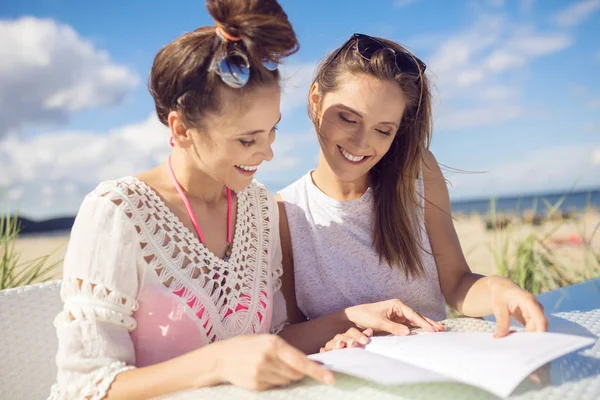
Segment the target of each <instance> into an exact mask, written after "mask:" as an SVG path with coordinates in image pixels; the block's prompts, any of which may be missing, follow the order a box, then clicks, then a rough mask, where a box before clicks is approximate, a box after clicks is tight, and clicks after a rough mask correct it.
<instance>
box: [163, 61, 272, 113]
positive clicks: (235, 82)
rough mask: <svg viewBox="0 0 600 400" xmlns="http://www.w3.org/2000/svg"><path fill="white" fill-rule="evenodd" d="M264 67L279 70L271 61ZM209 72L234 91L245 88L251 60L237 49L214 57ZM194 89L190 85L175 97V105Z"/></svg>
mask: <svg viewBox="0 0 600 400" xmlns="http://www.w3.org/2000/svg"><path fill="white" fill-rule="evenodd" d="M262 65H263V67H265V68H266V69H267V70H269V71H271V72H274V71H276V70H277V68H278V64H277V63H276V62H273V61H270V60H265V61H263V62H262ZM208 70H209V71H210V72H214V73H216V74H217V75H219V78H221V81H222V82H223V83H225V84H226V85H227V86H229V87H232V88H234V89H240V88H243V87H244V86H246V84H248V81H249V80H250V60H249V59H248V56H246V55H245V54H244V53H243V52H242V51H240V50H237V49H234V50H231V51H228V52H227V53H225V54H224V55H222V56H218V57H214V58H213V60H212V62H211V64H210V67H209V69H208ZM192 87H193V85H188V86H187V87H185V88H184V89H183V90H181V91H180V92H179V93H178V94H177V96H175V104H177V101H178V100H179V98H180V97H181V96H183V95H184V94H185V93H186V92H188V91H189V90H191V89H192Z"/></svg>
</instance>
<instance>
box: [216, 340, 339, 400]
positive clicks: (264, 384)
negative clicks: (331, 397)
mask: <svg viewBox="0 0 600 400" xmlns="http://www.w3.org/2000/svg"><path fill="white" fill-rule="evenodd" d="M221 343H222V345H223V349H221V350H222V356H221V357H219V365H218V371H219V376H220V377H221V378H222V380H223V381H225V382H229V383H231V384H233V385H236V386H240V387H243V388H245V389H250V390H257V391H260V390H266V389H269V388H271V387H274V386H282V385H288V384H290V383H292V382H295V381H300V380H302V379H303V378H304V377H305V376H310V377H312V378H313V379H315V380H317V381H319V382H321V383H325V384H332V383H333V382H334V376H333V373H332V372H331V371H329V370H327V369H325V368H324V367H322V366H321V365H319V364H317V363H316V362H314V361H311V360H309V359H308V358H307V357H306V355H304V353H302V352H301V351H300V350H298V349H296V348H295V347H292V346H291V345H289V344H288V343H287V342H286V341H285V340H283V339H282V338H280V337H279V336H276V335H250V336H237V337H234V338H232V339H229V340H225V341H223V342H221Z"/></svg>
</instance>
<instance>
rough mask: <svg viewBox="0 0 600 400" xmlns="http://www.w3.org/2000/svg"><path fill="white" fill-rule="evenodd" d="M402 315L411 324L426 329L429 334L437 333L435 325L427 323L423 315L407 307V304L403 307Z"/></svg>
mask: <svg viewBox="0 0 600 400" xmlns="http://www.w3.org/2000/svg"><path fill="white" fill-rule="evenodd" d="M401 309H402V313H403V314H404V317H406V319H407V320H409V321H410V323H411V324H413V325H415V326H418V327H419V328H422V329H425V330H426V331H427V332H435V331H436V329H435V327H434V325H433V324H431V323H430V322H429V321H427V320H426V319H425V318H423V316H422V315H421V314H419V313H418V312H416V311H415V310H413V309H412V308H410V307H409V306H407V305H406V304H402V305H401Z"/></svg>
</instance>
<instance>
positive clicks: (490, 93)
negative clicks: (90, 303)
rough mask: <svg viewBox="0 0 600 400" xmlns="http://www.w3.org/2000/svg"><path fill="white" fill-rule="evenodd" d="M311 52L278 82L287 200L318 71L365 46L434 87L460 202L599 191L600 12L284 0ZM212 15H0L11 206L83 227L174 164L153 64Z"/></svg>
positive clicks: (183, 9) (599, 4)
mask: <svg viewBox="0 0 600 400" xmlns="http://www.w3.org/2000/svg"><path fill="white" fill-rule="evenodd" d="M281 4H282V6H283V8H284V9H285V11H286V12H287V14H288V16H289V18H290V21H291V22H292V24H293V26H294V29H295V30H296V32H297V35H298V39H299V41H300V46H301V48H300V51H299V52H298V53H297V54H295V55H294V56H292V57H290V58H288V59H286V61H285V63H284V65H283V66H282V72H283V75H284V80H283V82H282V86H283V100H282V105H281V107H282V113H283V120H282V122H281V123H280V124H279V131H278V136H277V139H276V142H275V144H274V152H275V158H274V159H273V160H272V161H271V162H269V163H267V164H263V166H261V169H260V170H259V172H258V173H257V175H256V178H257V179H258V180H259V181H261V182H263V183H264V184H266V185H267V187H268V188H269V189H270V190H271V191H277V190H279V189H281V188H283V187H284V186H286V185H287V184H290V183H292V182H293V181H294V180H296V179H298V178H299V177H301V176H302V175H304V174H305V173H306V172H307V171H309V170H310V169H312V168H314V167H315V166H316V162H317V158H318V142H317V140H316V136H315V133H314V129H313V127H312V125H311V123H310V121H309V119H308V116H307V113H306V97H307V91H308V89H309V85H310V83H311V79H312V76H313V73H314V69H315V66H316V65H317V63H318V62H319V61H320V60H321V59H322V58H323V57H324V56H325V55H326V54H327V53H328V52H330V51H332V50H334V49H336V48H337V47H338V46H340V45H341V44H342V43H344V42H345V40H346V39H347V38H348V37H349V36H350V35H351V34H352V33H354V32H360V33H366V34H370V35H374V36H383V37H386V38H388V39H391V40H395V41H397V42H399V43H401V44H403V45H405V46H406V47H408V48H409V49H410V50H411V51H413V52H414V53H415V54H416V55H417V56H418V57H419V58H421V59H422V60H423V61H424V62H425V63H426V64H427V73H428V74H429V77H430V79H431V80H432V82H433V83H434V110H435V114H434V127H433V142H432V146H431V150H432V152H433V154H434V155H435V156H436V158H437V160H438V162H439V163H440V164H442V170H443V171H444V173H445V175H446V178H447V179H448V181H449V191H450V195H451V198H452V200H453V201H458V200H464V199H469V198H479V197H489V196H502V195H523V194H529V193H541V192H553V191H566V190H569V189H570V188H572V187H573V186H574V185H575V187H576V188H580V189H586V188H594V187H599V186H600V0H573V1H566V0H565V1H559V0H544V1H542V0H537V1H536V0H512V1H510V0H447V1H439V0H369V1H363V0H344V1H342V0H329V1H323V0H302V1H298V0H282V1H281ZM212 24H213V21H212V20H211V18H210V16H209V14H208V12H207V11H206V8H205V3H204V2H203V1H201V0H195V1H190V0H180V1H178V2H177V3H175V2H173V3H171V4H168V3H167V2H165V1H160V2H159V1H150V0H144V1H142V0H131V1H127V2H121V1H116V0H105V1H103V2H81V1H78V0H3V1H2V4H1V5H0V60H2V61H1V62H0V196H1V197H0V204H5V205H6V204H8V207H10V208H11V209H18V211H19V212H20V213H21V214H22V215H25V216H28V217H31V218H36V219H42V218H48V217H56V216H63V215H73V214H75V213H76V212H77V209H78V207H79V205H80V204H81V201H82V200H83V197H84V196H85V195H86V193H88V192H89V191H91V190H92V189H93V188H94V187H95V186H96V185H97V184H98V183H99V182H100V181H102V180H107V179H116V178H119V177H122V176H126V175H136V174H138V173H140V172H142V171H144V170H146V169H149V168H151V167H153V166H154V165H157V164H159V163H161V162H162V161H164V160H165V158H166V156H167V155H168V153H169V150H170V147H169V145H168V137H169V135H168V131H167V129H166V128H165V127H164V126H162V125H161V124H160V123H159V122H158V120H157V118H156V116H155V112H154V104H153V101H152V98H151V96H150V95H149V94H148V90H147V85H146V83H147V79H148V74H149V71H150V68H151V65H152V61H153V59H154V56H155V55H156V53H157V52H158V51H159V50H160V49H161V48H162V47H163V46H164V45H166V44H167V43H169V42H170V41H172V40H174V39H175V38H177V37H178V36H179V35H181V34H183V33H185V32H189V31H192V30H194V29H196V28H197V27H199V26H204V25H212Z"/></svg>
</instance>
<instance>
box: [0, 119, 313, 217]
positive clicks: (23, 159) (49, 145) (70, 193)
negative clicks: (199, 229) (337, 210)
mask: <svg viewBox="0 0 600 400" xmlns="http://www.w3.org/2000/svg"><path fill="white" fill-rule="evenodd" d="M168 138H169V131H168V128H166V127H165V126H164V125H162V124H161V123H160V122H159V121H158V119H157V118H156V116H155V115H154V114H152V115H151V116H149V117H148V118H147V119H146V120H144V121H140V122H139V123H136V124H131V125H127V126H123V127H120V128H118V129H115V130H112V131H110V132H106V133H104V132H69V131H67V132H62V133H47V134H40V135H37V136H32V137H26V138H25V137H19V136H17V135H9V136H7V137H5V138H4V139H3V140H0V166H1V169H2V172H1V173H0V176H3V177H4V176H8V177H10V181H7V182H4V181H0V189H1V187H2V186H4V185H8V187H9V189H10V191H9V193H10V199H11V200H13V201H15V202H18V203H19V204H18V208H19V210H21V211H22V213H23V214H24V215H26V216H29V217H45V216H48V215H57V214H66V215H70V214H74V213H75V212H76V211H77V207H78V206H79V204H80V202H81V200H82V199H83V196H84V195H85V194H86V193H87V192H89V191H90V190H91V189H92V188H93V187H94V186H95V185H96V184H97V183H98V182H100V181H103V180H109V179H116V178H120V177H123V176H126V175H136V174H138V173H140V172H142V171H145V170H147V169H149V168H152V167H154V166H156V165H158V164H160V163H161V162H163V161H164V160H165V159H166V158H167V156H168V154H169V153H170V151H171V147H170V146H169V144H168ZM311 143H312V144H313V145H314V144H315V143H316V139H315V138H314V134H312V133H310V134H309V133H302V134H288V133H286V132H281V133H279V134H278V135H277V139H276V140H275V144H274V145H273V150H274V152H275V158H274V159H273V160H272V161H271V162H269V163H266V164H265V165H264V166H263V167H262V168H261V170H260V171H259V174H260V175H257V178H259V177H260V179H259V180H261V181H263V180H264V183H265V184H267V183H271V184H273V183H276V184H283V183H288V182H289V178H288V177H287V176H286V171H289V170H290V169H292V168H295V167H298V166H300V165H301V164H302V163H303V162H304V160H302V158H301V157H300V156H299V153H298V151H297V150H298V149H299V148H300V147H301V146H305V145H310V144H311ZM315 152H316V150H315ZM302 167H304V165H303V166H302Z"/></svg>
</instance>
